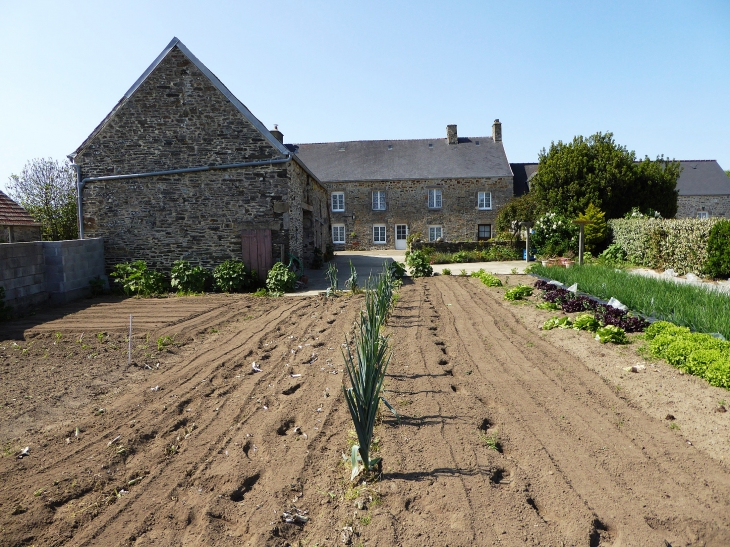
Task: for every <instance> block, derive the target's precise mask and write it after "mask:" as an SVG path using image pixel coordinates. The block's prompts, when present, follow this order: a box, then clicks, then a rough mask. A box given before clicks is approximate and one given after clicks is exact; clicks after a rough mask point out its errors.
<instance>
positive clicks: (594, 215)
mask: <svg viewBox="0 0 730 547" xmlns="http://www.w3.org/2000/svg"><path fill="white" fill-rule="evenodd" d="M578 220H584V221H586V222H588V224H586V225H585V227H584V228H583V235H584V237H585V248H586V250H587V251H588V252H589V253H595V252H596V251H597V250H598V249H599V247H601V245H602V244H603V242H604V241H605V240H606V236H607V235H608V226H607V225H606V213H604V212H603V211H601V209H599V208H598V207H596V206H595V205H593V204H592V203H591V204H589V205H588V208H587V209H586V210H585V212H584V213H583V214H581V215H578Z"/></svg>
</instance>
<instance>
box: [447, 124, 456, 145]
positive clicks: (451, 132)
mask: <svg viewBox="0 0 730 547" xmlns="http://www.w3.org/2000/svg"><path fill="white" fill-rule="evenodd" d="M446 141H447V142H448V144H459V136H458V135H457V134H456V124H452V125H447V126H446Z"/></svg>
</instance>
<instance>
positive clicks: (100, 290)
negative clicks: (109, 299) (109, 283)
mask: <svg viewBox="0 0 730 547" xmlns="http://www.w3.org/2000/svg"><path fill="white" fill-rule="evenodd" d="M89 289H90V290H91V296H101V295H102V294H104V280H103V279H102V278H101V277H99V276H98V275H97V276H96V277H94V278H92V279H89Z"/></svg>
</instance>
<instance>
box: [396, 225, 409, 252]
mask: <svg viewBox="0 0 730 547" xmlns="http://www.w3.org/2000/svg"><path fill="white" fill-rule="evenodd" d="M407 236H408V225H407V224H396V225H395V248H396V249H398V250H401V251H405V250H406V249H407V245H406V237H407Z"/></svg>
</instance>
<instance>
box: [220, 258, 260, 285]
mask: <svg viewBox="0 0 730 547" xmlns="http://www.w3.org/2000/svg"><path fill="white" fill-rule="evenodd" d="M213 279H214V280H215V286H216V288H217V289H218V290H219V291H221V292H227V293H234V292H244V291H247V290H249V289H252V288H253V286H254V285H255V283H256V281H255V280H256V272H255V271H251V272H248V271H247V270H246V266H245V265H244V264H243V262H241V261H240V260H226V261H225V262H223V263H222V264H219V265H218V266H216V268H215V270H213Z"/></svg>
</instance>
